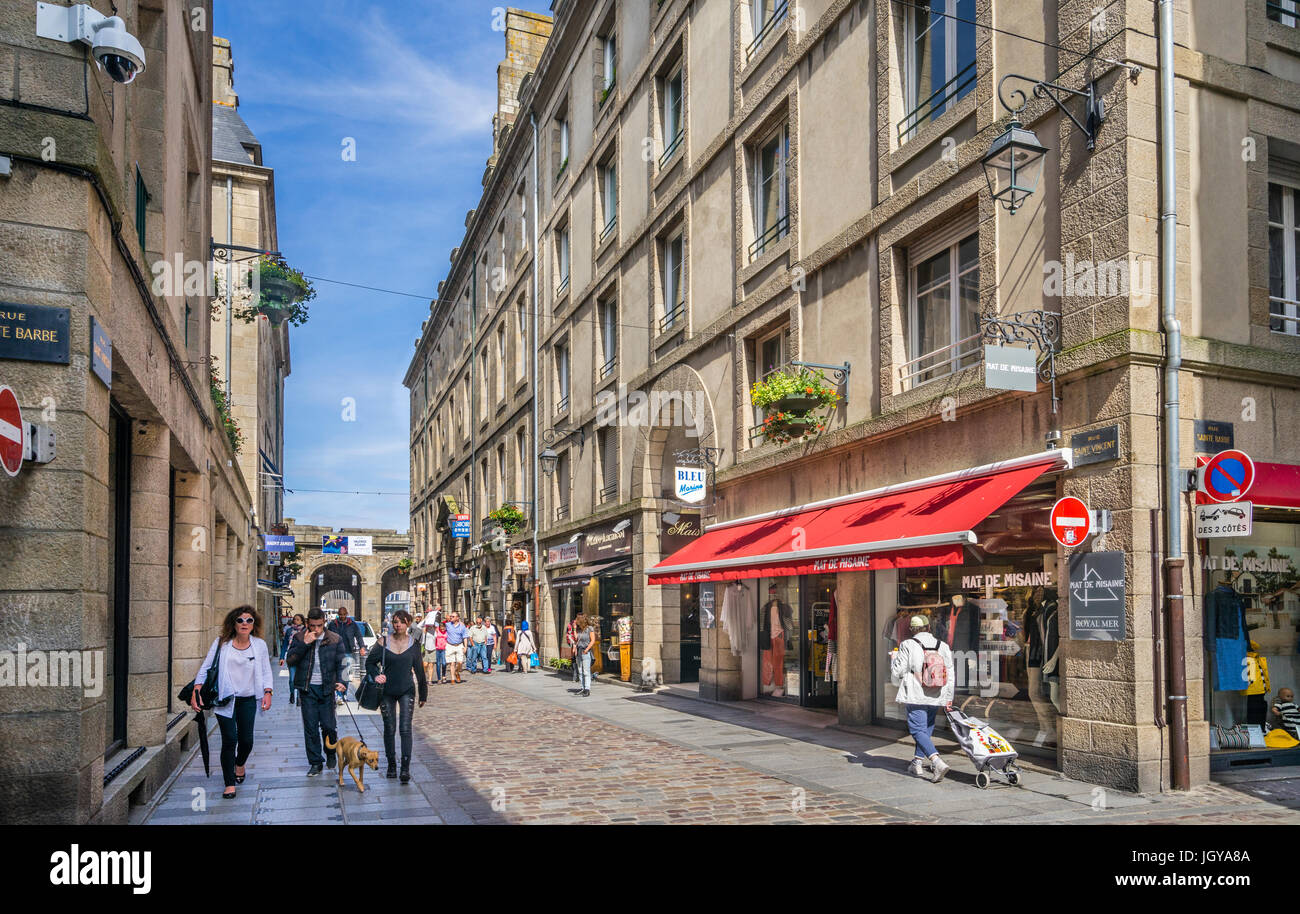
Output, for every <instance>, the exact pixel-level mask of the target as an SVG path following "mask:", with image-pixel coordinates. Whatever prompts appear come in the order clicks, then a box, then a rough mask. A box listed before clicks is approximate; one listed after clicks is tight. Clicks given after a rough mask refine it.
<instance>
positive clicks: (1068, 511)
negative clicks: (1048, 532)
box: [1051, 495, 1092, 547]
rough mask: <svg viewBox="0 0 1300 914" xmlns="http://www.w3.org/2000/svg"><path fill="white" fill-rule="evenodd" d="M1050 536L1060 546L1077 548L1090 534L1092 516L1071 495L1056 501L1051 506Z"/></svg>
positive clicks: (1084, 506) (1085, 507) (1086, 508)
mask: <svg viewBox="0 0 1300 914" xmlns="http://www.w3.org/2000/svg"><path fill="white" fill-rule="evenodd" d="M1051 526H1052V536H1053V537H1054V538H1055V539H1056V541H1057V542H1058V543H1060V544H1061V545H1062V546H1067V547H1068V546H1077V545H1079V544H1080V543H1082V542H1083V541H1084V540H1086V539H1087V538H1088V534H1089V533H1091V532H1092V515H1091V514H1089V513H1088V506H1087V505H1085V504H1084V503H1083V502H1082V501H1080V500H1079V499H1077V498H1075V497H1074V496H1073V495H1067V496H1065V497H1064V498H1060V499H1057V502H1056V504H1054V505H1052V521H1051Z"/></svg>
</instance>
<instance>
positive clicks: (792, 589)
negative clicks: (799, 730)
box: [758, 574, 838, 708]
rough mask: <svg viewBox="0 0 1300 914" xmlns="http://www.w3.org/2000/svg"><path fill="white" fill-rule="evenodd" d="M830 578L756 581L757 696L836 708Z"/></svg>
mask: <svg viewBox="0 0 1300 914" xmlns="http://www.w3.org/2000/svg"><path fill="white" fill-rule="evenodd" d="M834 594H835V575H833V574H828V575H805V576H800V577H781V578H760V579H759V589H758V597H759V605H758V654H759V657H758V660H759V662H758V677H759V679H758V694H759V696H760V697H763V698H770V699H775V700H780V701H786V702H789V703H791V704H798V705H801V706H803V707H809V708H834V707H836V706H837V703H838V685H837V683H836V682H835V679H836V676H835V675H834V674H835V670H834V669H833V666H832V669H831V671H830V675H829V678H828V670H827V664H828V661H831V660H832V657H831V654H830V649H831V643H830V642H831V635H832V634H833V629H834Z"/></svg>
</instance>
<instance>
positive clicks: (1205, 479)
mask: <svg viewBox="0 0 1300 914" xmlns="http://www.w3.org/2000/svg"><path fill="white" fill-rule="evenodd" d="M1197 481H1198V483H1199V487H1200V490H1201V491H1202V492H1204V493H1205V494H1206V495H1207V496H1209V497H1210V498H1212V499H1214V500H1215V501H1236V500H1237V499H1239V498H1241V497H1242V496H1244V495H1245V494H1246V493H1247V492H1249V491H1250V487H1251V486H1252V485H1254V483H1255V462H1254V461H1253V460H1251V459H1250V455H1249V454H1247V453H1246V452H1245V451H1238V450H1227V451H1219V453H1217V454H1215V455H1214V456H1213V457H1211V458H1210V460H1209V462H1208V463H1206V464H1205V466H1203V467H1201V469H1200V473H1199V474H1198V480H1197Z"/></svg>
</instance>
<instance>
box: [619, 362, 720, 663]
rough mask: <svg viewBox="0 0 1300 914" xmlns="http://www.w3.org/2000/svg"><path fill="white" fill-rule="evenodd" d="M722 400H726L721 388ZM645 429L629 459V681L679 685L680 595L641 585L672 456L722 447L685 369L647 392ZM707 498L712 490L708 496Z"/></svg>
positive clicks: (694, 379) (655, 542)
mask: <svg viewBox="0 0 1300 914" xmlns="http://www.w3.org/2000/svg"><path fill="white" fill-rule="evenodd" d="M721 395H722V396H724V397H725V396H728V395H729V392H728V391H726V390H724V391H723V392H722V394H721ZM650 403H651V404H652V407H655V406H657V409H652V411H651V415H650V416H649V419H648V421H649V423H650V424H649V425H648V427H646V428H644V429H642V430H641V431H643V432H644V434H642V435H638V436H637V447H636V452H635V453H634V454H633V461H632V482H633V494H634V495H637V496H640V497H641V498H643V499H646V501H645V502H643V504H647V505H648V506H650V507H649V510H647V511H645V512H644V513H643V514H642V516H641V524H640V532H641V537H640V539H641V548H640V549H638V550H636V552H635V553H634V557H633V566H632V570H633V583H632V611H633V619H634V623H633V630H632V679H633V680H634V681H637V682H640V681H641V680H642V679H643V678H647V676H652V677H654V679H655V680H656V681H658V682H680V681H681V670H682V659H681V655H682V642H681V605H680V596H681V591H680V589H679V588H677V587H657V586H650V585H648V584H647V583H646V578H645V572H646V569H648V568H650V567H653V566H654V565H655V564H657V563H658V562H659V561H660V560H661V559H662V558H663V557H664V550H663V544H662V538H661V535H660V513H661V512H662V511H663V510H666V509H667V508H669V507H675V506H677V505H678V503H677V502H676V501H675V500H674V499H673V498H672V489H671V482H668V481H667V478H668V477H667V474H668V473H671V471H672V467H673V466H675V465H676V459H675V457H674V453H675V452H676V451H678V450H686V449H691V448H699V447H721V446H722V443H721V442H719V441H718V440H717V436H716V429H717V423H716V421H715V417H714V410H713V402H712V398H711V395H710V393H709V390H708V388H707V387H706V386H705V384H704V381H703V379H702V378H701V377H700V376H699V374H698V373H697V372H696V371H695V370H694V369H692V368H691V367H689V366H687V365H677V366H674V367H673V368H671V369H670V370H668V371H667V372H665V373H664V374H663V375H662V376H661V377H660V378H659V379H658V381H657V382H656V383H655V385H654V388H653V389H652V391H651V392H650ZM709 496H710V497H711V496H712V492H709Z"/></svg>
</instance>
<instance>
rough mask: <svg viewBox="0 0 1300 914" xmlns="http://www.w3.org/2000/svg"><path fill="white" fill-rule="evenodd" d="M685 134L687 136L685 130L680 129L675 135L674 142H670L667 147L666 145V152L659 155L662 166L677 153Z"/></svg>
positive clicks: (660, 165)
mask: <svg viewBox="0 0 1300 914" xmlns="http://www.w3.org/2000/svg"><path fill="white" fill-rule="evenodd" d="M685 136H686V131H685V130H678V131H677V135H676V136H674V137H673V139H672V142H670V143H669V144H668V145H667V146H666V147H664V154H663V155H661V156H660V157H659V167H660V168H663V167H664V165H666V164H667V163H668V160H669V159H671V158H672V157H673V156H674V155H675V154H676V152H677V150H678V149H679V148H680V147H681V145H682V139H683V138H684V137H685Z"/></svg>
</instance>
